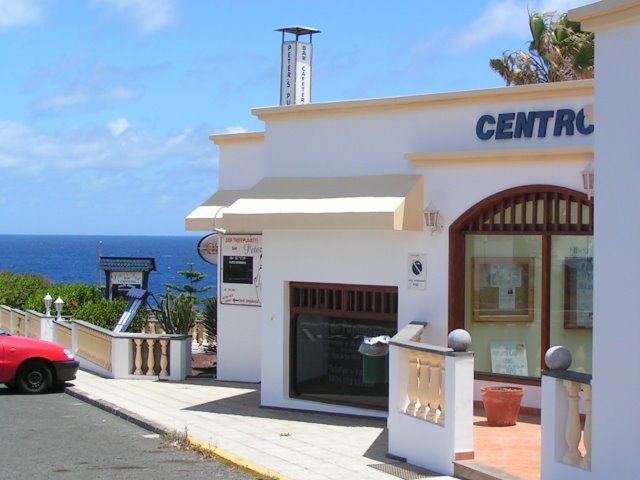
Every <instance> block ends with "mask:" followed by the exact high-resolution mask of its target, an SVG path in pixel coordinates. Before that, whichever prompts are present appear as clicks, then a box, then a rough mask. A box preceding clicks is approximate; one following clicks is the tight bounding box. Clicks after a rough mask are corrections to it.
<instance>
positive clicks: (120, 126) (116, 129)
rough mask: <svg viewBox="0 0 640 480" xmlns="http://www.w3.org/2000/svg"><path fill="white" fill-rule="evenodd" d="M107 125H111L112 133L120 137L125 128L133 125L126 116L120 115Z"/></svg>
mask: <svg viewBox="0 0 640 480" xmlns="http://www.w3.org/2000/svg"><path fill="white" fill-rule="evenodd" d="M107 127H109V130H110V131H111V134H112V135H113V136H114V137H118V136H120V135H122V134H123V133H124V131H125V130H127V129H128V128H129V127H131V124H130V123H129V121H128V120H127V119H126V118H124V117H120V118H118V119H117V120H114V121H113V122H109V123H108V124H107Z"/></svg>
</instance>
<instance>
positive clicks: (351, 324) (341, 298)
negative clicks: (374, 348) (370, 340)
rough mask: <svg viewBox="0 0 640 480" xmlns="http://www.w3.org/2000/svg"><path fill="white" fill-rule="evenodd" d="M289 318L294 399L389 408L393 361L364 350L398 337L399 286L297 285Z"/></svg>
mask: <svg viewBox="0 0 640 480" xmlns="http://www.w3.org/2000/svg"><path fill="white" fill-rule="evenodd" d="M290 313H291V352H292V359H291V379H290V395H291V396H292V397H295V398H305V399H309V400H314V401H320V402H325V403H337V404H345V405H353V406H359V407H365V408H373V409H386V408H387V405H388V356H387V355H382V356H377V357H373V356H372V357H369V356H367V355H364V354H362V353H360V351H359V348H360V346H361V344H362V342H363V340H364V338H365V337H379V336H383V335H388V336H393V335H394V334H395V333H396V331H397V313H398V289H397V287H388V286H363V285H341V284H319V283H301V282H292V283H291V284H290Z"/></svg>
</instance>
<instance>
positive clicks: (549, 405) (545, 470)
mask: <svg viewBox="0 0 640 480" xmlns="http://www.w3.org/2000/svg"><path fill="white" fill-rule="evenodd" d="M555 348H556V349H558V348H560V350H563V351H562V352H560V353H562V354H564V356H565V357H566V360H565V362H564V363H563V364H562V365H561V366H560V367H557V368H555V369H551V368H549V369H547V370H543V372H542V478H567V479H569V478H589V473H590V471H591V446H592V443H591V438H592V432H591V398H592V397H591V393H592V389H591V378H592V377H591V375H590V374H586V373H579V372H574V371H571V370H568V368H569V366H570V364H571V355H570V354H569V353H568V351H567V350H566V349H564V347H555ZM550 352H551V350H550ZM556 353H557V352H556ZM545 359H546V361H547V366H549V364H550V363H552V364H553V363H554V362H553V359H551V360H552V361H551V362H550V361H549V352H547V356H546V357H545ZM556 363H557V362H556ZM552 366H554V365H552ZM575 467H578V468H579V470H578V469H576V468H575ZM567 468H572V469H573V471H568V470H566V469H567ZM580 470H582V471H583V473H580Z"/></svg>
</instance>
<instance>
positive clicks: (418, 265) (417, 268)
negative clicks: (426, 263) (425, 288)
mask: <svg viewBox="0 0 640 480" xmlns="http://www.w3.org/2000/svg"><path fill="white" fill-rule="evenodd" d="M411 271H412V272H413V274H414V275H420V274H421V273H422V262H421V261H420V260H414V261H413V265H411Z"/></svg>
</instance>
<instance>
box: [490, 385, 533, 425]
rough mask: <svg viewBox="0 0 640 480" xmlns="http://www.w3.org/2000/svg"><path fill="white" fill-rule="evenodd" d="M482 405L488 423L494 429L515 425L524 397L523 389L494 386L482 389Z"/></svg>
mask: <svg viewBox="0 0 640 480" xmlns="http://www.w3.org/2000/svg"><path fill="white" fill-rule="evenodd" d="M480 393H481V394H482V404H483V405H484V412H485V414H486V415H487V423H488V424H489V425H490V426H493V427H506V426H511V425H515V424H516V421H517V420H518V413H519V412H520V402H521V401H522V396H523V395H524V389H523V388H521V387H510V386H492V387H481V388H480Z"/></svg>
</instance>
